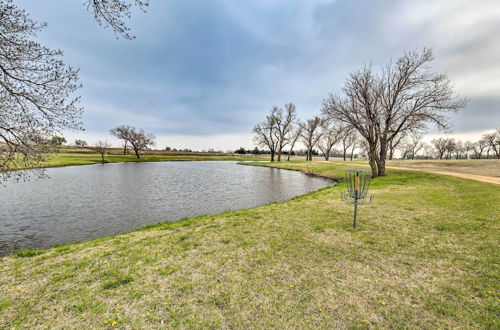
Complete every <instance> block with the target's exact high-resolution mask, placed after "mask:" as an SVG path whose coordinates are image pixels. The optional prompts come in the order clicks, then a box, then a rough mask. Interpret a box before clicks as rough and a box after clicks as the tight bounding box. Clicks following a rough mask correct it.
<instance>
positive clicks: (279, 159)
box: [278, 148, 282, 162]
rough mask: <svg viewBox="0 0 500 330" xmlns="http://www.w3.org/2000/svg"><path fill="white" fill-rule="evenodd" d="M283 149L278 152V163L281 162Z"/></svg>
mask: <svg viewBox="0 0 500 330" xmlns="http://www.w3.org/2000/svg"><path fill="white" fill-rule="evenodd" d="M281 153H282V151H281V148H280V149H279V150H278V162H281Z"/></svg>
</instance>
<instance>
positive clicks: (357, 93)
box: [321, 67, 380, 177]
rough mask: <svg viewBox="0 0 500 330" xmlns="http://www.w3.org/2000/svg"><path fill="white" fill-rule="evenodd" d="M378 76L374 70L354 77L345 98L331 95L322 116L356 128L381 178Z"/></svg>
mask: <svg viewBox="0 0 500 330" xmlns="http://www.w3.org/2000/svg"><path fill="white" fill-rule="evenodd" d="M375 84H376V80H375V76H374V75H373V73H372V70H371V68H370V67H365V68H364V69H363V70H359V71H355V72H353V73H351V74H350V76H349V78H348V79H347V81H346V84H345V86H344V88H343V92H344V94H345V96H344V97H340V96H336V95H333V94H330V96H329V97H328V98H327V99H325V100H324V101H323V107H322V109H321V111H322V113H323V114H324V115H325V116H326V117H327V118H330V119H332V120H335V121H338V122H342V123H344V124H346V125H348V126H352V127H353V128H354V129H356V130H357V131H358V132H359V134H360V135H361V136H362V137H363V138H364V140H365V141H366V145H364V146H365V147H366V154H367V156H368V161H369V163H370V167H371V170H372V175H373V176H374V177H376V176H377V175H378V168H377V163H378V162H377V159H378V152H377V150H378V143H379V130H378V129H377V122H378V120H377V118H379V111H380V110H379V102H380V100H379V98H378V97H377V94H376V93H375V90H374V87H375Z"/></svg>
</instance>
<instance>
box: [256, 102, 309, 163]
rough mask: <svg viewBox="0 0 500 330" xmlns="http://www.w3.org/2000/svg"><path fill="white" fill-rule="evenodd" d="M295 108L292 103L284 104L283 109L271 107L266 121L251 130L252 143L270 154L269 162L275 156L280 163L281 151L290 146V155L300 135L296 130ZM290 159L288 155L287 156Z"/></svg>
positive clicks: (272, 160)
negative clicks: (265, 149) (252, 134)
mask: <svg viewBox="0 0 500 330" xmlns="http://www.w3.org/2000/svg"><path fill="white" fill-rule="evenodd" d="M296 119H297V107H296V106H295V104H293V103H287V104H285V107H284V109H282V108H280V107H277V106H273V107H272V108H271V111H270V114H269V115H268V116H266V120H264V121H263V122H261V123H259V124H257V125H255V126H254V128H253V133H254V142H255V143H256V144H257V145H259V146H261V147H265V148H268V149H269V151H270V153H271V162H274V160H275V156H276V155H277V156H278V161H281V156H282V154H283V150H284V149H285V147H286V146H288V145H290V153H291V152H292V150H293V146H294V145H295V142H296V141H297V139H298V135H299V134H300V133H298V132H297V129H296V127H295V126H296ZM288 159H290V154H289V155H288Z"/></svg>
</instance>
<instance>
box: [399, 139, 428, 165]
mask: <svg viewBox="0 0 500 330" xmlns="http://www.w3.org/2000/svg"><path fill="white" fill-rule="evenodd" d="M421 141H422V135H420V134H416V133H414V134H411V135H410V136H409V137H407V138H406V139H404V140H403V142H402V143H401V147H400V149H401V159H415V156H416V155H417V153H418V152H419V151H420V150H421V149H422V148H423V147H424V144H423V143H422V142H421Z"/></svg>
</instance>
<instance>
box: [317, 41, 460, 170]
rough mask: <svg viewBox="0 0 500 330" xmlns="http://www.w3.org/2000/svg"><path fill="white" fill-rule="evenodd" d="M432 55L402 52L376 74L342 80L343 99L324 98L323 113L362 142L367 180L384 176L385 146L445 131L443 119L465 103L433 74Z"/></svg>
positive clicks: (356, 74) (440, 76) (368, 72)
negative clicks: (407, 136) (412, 134)
mask: <svg viewBox="0 0 500 330" xmlns="http://www.w3.org/2000/svg"><path fill="white" fill-rule="evenodd" d="M432 59H433V56H432V51H431V50H430V49H423V50H422V52H408V53H406V54H404V55H403V56H402V57H401V58H399V59H398V60H397V61H396V62H390V63H389V64H387V65H386V66H385V67H383V68H382V70H381V73H380V74H376V73H374V71H373V69H372V68H371V67H369V66H367V67H365V68H364V69H362V70H359V71H355V72H354V73H352V74H351V75H350V77H349V78H348V79H347V82H346V84H345V87H344V89H343V93H344V96H342V97H340V96H335V95H330V97H329V98H327V99H326V100H325V101H324V104H323V113H325V114H326V115H328V116H330V117H332V118H334V119H335V120H338V121H341V122H344V123H346V124H348V125H351V126H353V127H354V128H356V130H357V131H358V132H359V133H360V134H361V135H362V136H363V137H364V138H365V139H366V141H367V143H368V146H369V150H368V155H369V160H370V166H371V168H372V172H373V176H379V175H385V161H386V159H387V154H388V149H389V144H390V142H391V141H393V140H394V139H396V138H397V137H398V136H399V135H400V134H404V133H405V132H407V131H409V130H411V131H418V130H422V129H424V128H426V127H427V125H428V124H434V125H436V126H438V127H439V128H447V127H448V122H447V117H446V114H447V113H448V112H453V111H458V110H460V109H462V108H463V107H464V106H465V104H466V100H465V99H461V98H458V97H456V96H455V95H454V92H453V89H452V87H451V84H450V81H449V79H448V77H447V76H446V75H445V74H440V73H434V72H433V71H432V70H431V69H430V67H429V62H430V61H432Z"/></svg>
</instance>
